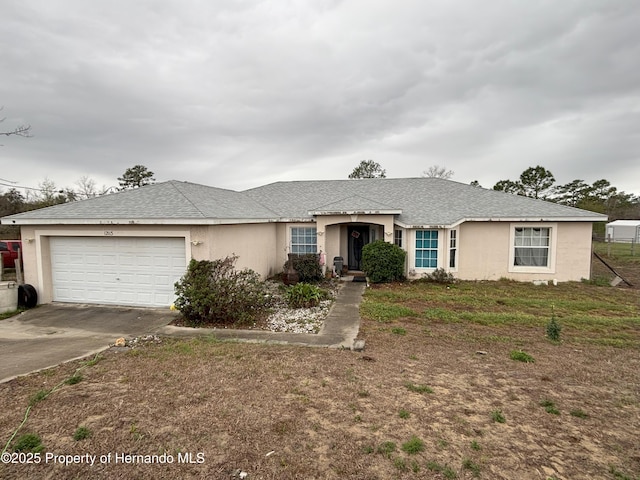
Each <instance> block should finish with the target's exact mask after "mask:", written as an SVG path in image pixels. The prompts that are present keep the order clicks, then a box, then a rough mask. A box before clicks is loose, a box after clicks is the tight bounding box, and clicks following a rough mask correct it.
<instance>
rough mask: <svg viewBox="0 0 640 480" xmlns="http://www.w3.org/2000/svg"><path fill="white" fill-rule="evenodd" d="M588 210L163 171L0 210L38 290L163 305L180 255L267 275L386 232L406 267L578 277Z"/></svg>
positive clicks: (594, 216) (466, 193)
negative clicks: (238, 183)
mask: <svg viewBox="0 0 640 480" xmlns="http://www.w3.org/2000/svg"><path fill="white" fill-rule="evenodd" d="M606 219H607V217H606V216H604V215H601V214H598V213H593V212H589V211H586V210H581V209H577V208H572V207H567V206H563V205H558V204H555V203H550V202H545V201H542V200H535V199H531V198H526V197H521V196H516V195H513V194H508V193H503V192H498V191H494V190H487V189H484V188H480V187H476V186H471V185H466V184H462V183H458V182H453V181H450V180H443V179H438V178H393V179H392V178H376V179H353V180H320V181H287V182H277V183H272V184H269V185H265V186H262V187H257V188H253V189H250V190H245V191H240V192H238V191H232V190H225V189H221V188H214V187H208V186H203V185H198V184H193V183H187V182H181V181H168V182H163V183H157V184H154V185H149V186H145V187H142V188H139V189H134V190H127V191H123V192H119V193H114V194H110V195H104V196H100V197H96V198H92V199H89V200H83V201H78V202H73V203H66V204H62V205H56V206H53V207H48V208H43V209H40V210H34V211H30V212H25V213H20V214H17V215H11V216H7V217H4V218H2V223H3V224H9V225H19V226H20V227H21V236H22V243H23V262H24V274H25V281H26V283H29V284H32V285H33V286H34V287H35V288H36V290H37V292H38V296H39V302H41V303H48V302H52V301H55V302H75V303H98V304H115V305H132V306H167V305H170V304H171V303H172V301H173V300H174V283H175V282H176V281H177V280H178V279H179V278H180V277H181V276H182V275H183V274H184V272H185V269H186V265H187V263H188V262H189V260H190V259H191V258H194V259H196V260H202V259H217V258H222V257H225V256H227V255H231V254H236V255H238V257H239V258H238V261H237V264H236V266H237V267H238V268H245V267H248V268H251V269H253V270H255V271H256V272H258V273H259V274H261V275H262V276H263V277H268V276H271V275H274V274H277V273H279V272H281V271H282V269H283V265H284V263H285V261H286V259H287V254H289V253H294V254H300V253H318V254H319V255H320V258H321V260H323V261H324V262H325V264H326V267H325V268H332V265H333V259H334V257H343V259H344V262H345V265H346V266H347V267H348V268H349V269H350V270H359V269H360V268H361V265H360V260H361V251H362V247H363V246H364V245H365V244H367V243H369V242H372V241H374V240H384V241H387V242H394V243H396V244H397V245H399V246H400V247H401V248H403V249H404V250H405V251H406V252H407V264H406V274H407V276H408V277H409V278H412V279H415V278H420V277H421V276H422V275H423V274H425V273H428V272H432V271H433V270H434V269H436V268H444V269H445V270H447V271H448V272H452V273H453V274H454V275H455V276H456V277H458V278H460V279H468V280H497V279H500V278H503V277H504V278H511V279H514V280H520V281H532V280H553V279H556V280H558V281H571V280H580V279H582V278H588V277H589V275H590V268H591V234H592V222H600V221H606Z"/></svg>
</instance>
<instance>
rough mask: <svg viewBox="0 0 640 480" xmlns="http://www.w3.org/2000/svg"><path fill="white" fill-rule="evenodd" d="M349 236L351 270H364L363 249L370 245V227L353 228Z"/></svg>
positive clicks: (349, 229) (348, 232)
mask: <svg viewBox="0 0 640 480" xmlns="http://www.w3.org/2000/svg"><path fill="white" fill-rule="evenodd" d="M347 234H348V235H349V270H362V247H364V246H365V245H366V244H367V243H369V227H368V226H353V227H349V228H348V229H347Z"/></svg>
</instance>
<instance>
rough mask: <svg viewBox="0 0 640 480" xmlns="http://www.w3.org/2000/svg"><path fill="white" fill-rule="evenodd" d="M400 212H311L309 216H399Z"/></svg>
mask: <svg viewBox="0 0 640 480" xmlns="http://www.w3.org/2000/svg"><path fill="white" fill-rule="evenodd" d="M400 214H402V210H312V211H310V212H309V215H313V216H323V215H400Z"/></svg>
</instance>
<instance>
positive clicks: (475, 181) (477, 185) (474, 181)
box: [469, 180, 482, 188]
mask: <svg viewBox="0 0 640 480" xmlns="http://www.w3.org/2000/svg"><path fill="white" fill-rule="evenodd" d="M469 185H471V186H472V187H480V188H482V185H480V182H479V181H478V180H473V181H472V182H471V183H470V184H469Z"/></svg>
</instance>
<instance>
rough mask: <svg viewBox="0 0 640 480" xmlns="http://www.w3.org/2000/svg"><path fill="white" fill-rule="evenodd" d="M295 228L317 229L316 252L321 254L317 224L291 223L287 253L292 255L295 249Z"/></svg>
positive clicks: (288, 231)
mask: <svg viewBox="0 0 640 480" xmlns="http://www.w3.org/2000/svg"><path fill="white" fill-rule="evenodd" d="M294 228H315V229H316V251H315V252H313V253H319V252H320V242H319V238H318V225H317V224H315V223H290V224H288V225H287V253H292V248H293V229H294Z"/></svg>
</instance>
